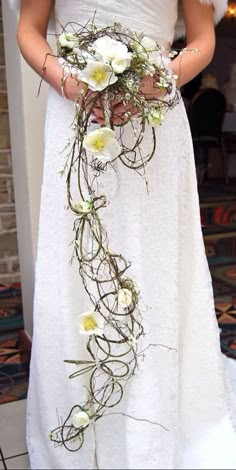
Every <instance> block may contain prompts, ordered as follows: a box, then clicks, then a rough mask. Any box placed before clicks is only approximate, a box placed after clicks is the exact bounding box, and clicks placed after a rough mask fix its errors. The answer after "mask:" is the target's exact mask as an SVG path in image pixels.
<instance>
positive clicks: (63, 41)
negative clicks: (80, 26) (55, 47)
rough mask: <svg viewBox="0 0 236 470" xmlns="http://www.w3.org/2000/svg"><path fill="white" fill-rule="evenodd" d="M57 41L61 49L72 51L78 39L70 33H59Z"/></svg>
mask: <svg viewBox="0 0 236 470" xmlns="http://www.w3.org/2000/svg"><path fill="white" fill-rule="evenodd" d="M58 41H59V43H60V45H61V46H62V47H67V48H68V49H73V48H74V46H75V44H76V43H77V41H78V38H77V37H76V36H75V35H74V34H72V33H61V34H60V36H59V38H58Z"/></svg>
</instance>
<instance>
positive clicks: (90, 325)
mask: <svg viewBox="0 0 236 470" xmlns="http://www.w3.org/2000/svg"><path fill="white" fill-rule="evenodd" d="M76 324H77V325H78V327H79V332H80V334H81V335H88V336H91V335H98V334H101V332H102V330H103V329H104V325H105V320H104V318H103V317H102V316H101V315H100V313H98V312H95V311H91V312H85V313H82V315H80V316H79V318H78V320H77V321H76Z"/></svg>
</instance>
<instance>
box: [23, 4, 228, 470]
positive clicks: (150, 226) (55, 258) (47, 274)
mask: <svg viewBox="0 0 236 470" xmlns="http://www.w3.org/2000/svg"><path fill="white" fill-rule="evenodd" d="M167 3H168V7H167ZM122 5H123V2H122V1H121V0H115V1H114V0H113V1H112V2H110V0H103V1H102V2H101V1H96V0H89V1H88V2H80V1H77V0H68V1H67V2H65V1H64V0H57V1H56V5H55V9H56V18H58V20H59V22H60V23H61V24H65V23H66V22H67V21H68V20H73V21H78V22H80V23H82V24H83V23H85V22H86V21H87V20H88V19H89V18H91V16H92V13H93V12H94V10H97V21H98V22H101V23H103V24H106V23H111V22H113V21H115V20H116V21H121V22H122V23H125V24H128V25H129V26H132V27H133V28H134V29H137V30H139V31H140V30H142V31H144V32H145V33H146V34H149V35H150V34H152V35H156V37H158V38H161V39H162V40H163V41H164V42H165V41H168V42H171V40H172V38H173V36H174V28H175V21H176V18H177V0H168V2H163V0H155V2H153V1H152V0H142V1H139V2H138V7H137V0H129V2H127V3H126V4H125V12H124V13H123V12H122V8H123V7H122ZM58 31H59V30H58ZM73 113H74V110H73V104H72V103H70V102H69V101H67V100H63V99H62V98H61V97H60V96H59V95H57V93H56V92H55V91H54V90H51V91H50V96H49V101H48V111H47V119H46V138H45V144H46V153H45V163H44V174H43V184H42V197H41V213H40V225H39V244H38V257H37V266H36V287H35V301H34V338H33V351H32V362H31V378H30V388H29V398H28V418H27V423H28V424H27V440H28V448H29V454H30V460H31V466H32V468H33V469H39V468H43V469H55V468H57V469H66V468H70V469H85V468H86V469H92V468H97V467H98V468H100V469H108V468H110V469H126V468H127V469H146V468H150V469H163V468H165V469H173V468H188V469H191V468H202V469H203V468H206V469H214V468H225V469H226V468H227V469H229V468H230V469H233V468H235V467H236V437H235V434H234V431H233V428H232V424H231V422H230V418H229V414H228V410H227V404H226V391H225V382H224V378H223V376H224V369H223V364H222V355H221V352H220V347H219V335H218V328H217V323H216V318H215V311H214V302H213V293H212V283H211V278H210V273H209V269H208V264H207V260H206V256H205V249H204V243H203V239H202V233H201V224H200V215H199V200H198V193H197V183H196V174H195V165H194V157H193V150H192V143H191V136H190V131H189V126H188V120H187V117H186V114H185V110H184V106H183V103H182V101H181V102H180V104H179V105H177V106H176V107H175V108H174V109H173V110H171V111H170V112H168V114H167V116H166V120H165V122H164V124H163V125H162V126H161V127H160V128H158V129H157V150H156V154H155V158H153V160H152V161H151V162H150V163H149V165H148V166H147V167H146V174H147V180H148V182H149V195H148V194H147V192H146V187H145V183H144V181H143V180H142V179H141V178H140V176H139V175H138V174H136V173H135V172H132V171H130V170H128V169H127V168H125V167H124V166H123V165H122V164H120V163H119V164H118V165H117V167H116V170H117V171H113V170H111V169H110V168H109V169H108V171H107V172H105V173H104V174H103V175H102V176H101V178H100V179H99V187H98V191H99V193H101V192H105V194H107V195H108V200H109V201H110V204H109V205H108V207H107V208H106V209H104V211H103V220H104V223H105V225H106V227H107V229H108V233H109V238H110V246H111V249H114V250H115V251H118V252H121V253H122V254H124V256H126V258H127V259H129V260H130V261H131V262H132V267H131V273H130V275H131V277H132V278H133V279H135V280H136V282H137V284H138V286H139V288H140V290H141V295H142V309H143V322H144V328H145V331H146V336H145V339H144V340H143V348H145V346H146V345H147V344H149V343H153V344H159V343H161V344H163V345H166V346H169V347H171V348H176V351H174V350H171V351H169V350H167V349H166V348H164V347H152V348H150V349H149V350H148V351H147V352H146V357H145V360H144V361H143V362H141V364H140V369H139V372H138V373H137V375H136V376H135V377H133V378H132V380H131V381H130V382H129V385H128V386H127V388H126V393H125V397H124V399H123V402H122V404H121V406H120V408H119V411H121V412H123V413H126V414H129V415H132V416H134V417H136V418H146V419H149V420H151V421H155V422H159V423H161V424H162V425H164V426H165V427H167V428H168V429H169V431H165V430H163V429H162V428H161V427H158V426H155V425H151V424H147V423H144V422H137V421H134V420H132V419H129V418H125V417H123V416H110V417H107V418H103V419H101V420H100V421H99V422H97V423H96V426H95V428H94V429H92V430H91V431H89V432H87V435H86V440H85V443H84V447H83V448H82V449H81V450H80V451H79V452H78V453H69V452H68V451H66V450H65V449H62V448H54V447H53V445H52V443H51V442H50V441H49V439H48V437H47V436H48V433H49V431H50V430H51V429H52V428H54V427H56V426H57V425H58V420H59V422H61V419H65V417H66V416H67V414H68V412H69V411H70V408H71V406H73V405H74V404H75V403H77V401H79V402H81V401H82V400H83V397H84V396H85V395H86V389H85V387H84V386H85V385H86V383H87V380H88V378H86V377H85V376H82V377H80V378H77V379H73V380H69V379H68V378H67V377H68V375H69V374H70V373H72V372H73V370H74V369H73V366H71V365H68V364H65V363H64V362H63V360H64V359H71V358H72V359H80V358H86V356H85V345H86V340H85V339H84V337H81V336H79V334H78V331H77V329H76V325H75V319H76V316H77V315H78V314H80V313H82V312H84V311H88V310H89V309H90V307H91V306H90V304H89V302H88V297H87V295H86V293H85V292H84V288H83V286H82V284H81V281H80V278H79V273H78V265H77V263H76V262H74V263H72V266H71V265H70V264H69V259H70V258H71V255H72V246H71V244H70V243H71V241H72V239H73V234H72V224H73V220H74V216H73V215H72V214H71V213H70V212H69V211H68V210H67V209H66V185H65V179H64V178H61V176H60V175H59V173H58V172H59V170H60V169H61V168H62V167H63V165H64V163H65V154H63V153H62V150H63V148H64V147H65V144H66V142H67V139H68V137H69V136H70V135H71V132H72V131H71V128H70V124H71V122H72V119H73ZM125 135H126V138H127V139H129V138H130V137H129V136H130V129H129V127H128V126H126V128H125ZM143 145H144V146H145V148H146V149H148V148H149V146H150V131H149V130H148V131H147V132H146V134H145V138H144V144H143ZM116 411H118V410H116Z"/></svg>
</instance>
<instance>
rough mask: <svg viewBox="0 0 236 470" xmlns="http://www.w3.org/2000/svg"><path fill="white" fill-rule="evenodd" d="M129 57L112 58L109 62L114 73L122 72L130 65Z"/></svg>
mask: <svg viewBox="0 0 236 470" xmlns="http://www.w3.org/2000/svg"><path fill="white" fill-rule="evenodd" d="M130 61H131V59H124V58H122V57H118V58H116V59H113V60H112V62H111V66H112V68H113V71H114V72H115V73H118V74H119V73H123V72H124V71H125V70H126V69H127V68H128V67H129V66H130Z"/></svg>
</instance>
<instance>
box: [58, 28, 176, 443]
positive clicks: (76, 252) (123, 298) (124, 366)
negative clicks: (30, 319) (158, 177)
mask: <svg viewBox="0 0 236 470" xmlns="http://www.w3.org/2000/svg"><path fill="white" fill-rule="evenodd" d="M67 29H70V31H73V33H71V32H67ZM174 54H175V53H174V52H169V57H171V56H173V55H174ZM58 58H59V62H60V63H61V65H62V67H63V70H64V76H63V79H62V87H63V85H64V84H65V81H66V79H67V77H68V76H69V75H71V76H73V78H74V79H76V80H77V81H78V83H81V82H83V83H84V84H86V85H85V88H84V89H83V91H82V92H81V93H80V94H79V96H78V101H77V102H76V103H75V117H74V121H73V130H74V137H73V139H72V141H71V142H70V146H69V152H68V153H67V155H66V163H65V166H64V168H63V170H62V171H61V175H65V174H66V182H67V199H68V208H69V209H70V210H71V211H72V212H73V213H74V215H75V220H74V225H73V231H74V248H73V256H72V259H74V258H77V260H78V263H79V265H78V266H79V273H80V276H81V279H82V281H83V285H84V289H85V291H86V292H87V295H88V301H89V302H88V311H87V312H85V313H82V312H81V313H80V315H79V317H78V319H77V320H75V321H76V322H77V326H78V330H79V332H80V334H81V335H87V336H88V342H87V351H85V353H86V356H85V358H71V359H66V360H65V362H67V363H69V364H71V365H74V367H75V371H74V372H73V373H72V374H71V375H70V378H75V377H78V376H81V375H83V374H87V399H86V401H85V402H82V403H76V404H75V406H73V408H72V409H71V410H70V411H69V413H68V417H67V418H66V419H65V421H64V423H62V424H60V425H59V426H58V427H56V428H55V429H54V430H53V431H51V432H50V439H51V440H52V441H53V442H54V443H55V444H57V445H63V446H65V447H66V448H67V449H68V450H71V451H75V450H79V449H80V448H81V447H82V445H83V442H84V436H85V432H86V429H87V428H88V427H89V426H91V425H93V423H94V422H95V421H96V420H98V419H100V418H102V417H103V416H104V415H107V414H108V413H110V414H111V408H114V407H115V406H116V405H117V404H119V403H120V402H121V400H122V397H123V394H124V387H125V385H126V384H127V382H128V381H129V379H130V378H131V377H132V376H133V375H134V374H135V371H136V369H137V367H138V363H139V358H140V357H142V356H143V351H140V348H139V339H140V338H141V337H142V336H143V334H144V331H143V326H142V318H141V312H140V309H139V300H140V291H139V288H138V286H137V285H136V283H135V282H134V280H133V279H131V278H130V277H129V276H128V273H127V271H128V269H129V267H130V265H131V263H130V262H128V261H127V260H126V259H125V258H124V257H123V256H122V255H121V254H119V253H115V252H114V251H112V250H111V249H110V246H109V238H108V234H107V231H106V229H105V227H104V226H103V224H102V221H101V219H100V216H99V213H100V210H101V209H103V208H105V207H106V205H107V202H108V201H107V199H106V195H104V194H100V193H99V184H98V181H99V176H100V174H101V173H103V172H105V171H106V169H107V168H108V167H110V168H111V169H112V168H113V167H114V162H116V165H125V166H126V167H127V168H129V169H130V170H135V171H136V172H138V173H139V174H140V175H141V176H145V167H146V165H147V164H148V162H149V161H150V160H151V159H152V158H153V156H154V154H155V149H156V132H155V127H154V126H155V125H161V124H162V122H163V119H164V117H165V113H166V112H167V110H168V109H170V108H171V107H173V106H174V105H175V103H176V102H177V100H178V95H177V93H176V77H175V76H174V75H173V73H172V72H171V71H170V69H168V62H169V61H170V59H169V58H168V57H164V56H163V48H162V47H160V46H159V45H158V44H157V43H156V42H155V41H153V40H152V39H150V38H148V37H146V36H144V35H142V34H137V33H135V32H132V31H130V30H129V29H127V28H123V27H122V26H121V25H119V24H114V25H112V26H107V27H104V28H97V27H96V25H95V21H94V19H93V20H92V21H91V22H90V23H88V24H87V25H86V26H80V25H78V24H77V23H70V24H68V25H66V27H65V28H64V29H63V33H62V34H61V35H60V36H59V37H58ZM147 76H149V77H152V80H153V89H154V91H155V90H156V92H155V93H154V94H150V95H148V96H147V95H145V94H144V93H143V92H142V84H143V80H145V77H147ZM158 92H159V95H158ZM158 96H160V97H158ZM117 103H121V104H122V105H123V110H124V112H123V114H122V116H120V115H119V116H117V113H116V108H117ZM131 106H132V108H133V109H134V110H135V112H134V113H131V112H130V107H131ZM96 107H99V108H100V109H101V110H102V113H103V116H104V124H103V125H100V126H95V127H96V128H95V129H94V127H92V126H91V121H93V119H94V109H95V108H96ZM122 120H124V122H122ZM147 126H149V127H150V128H151V129H152V133H151V135H152V141H151V142H150V148H151V150H150V151H149V152H148V153H147V154H144V152H143V150H142V146H141V144H142V141H143V136H144V133H145V129H146V127H147ZM127 132H128V133H129V136H130V139H129V141H130V147H128V146H127V139H126V140H125V142H124V140H123V137H124V134H125V133H127ZM113 169H114V168H113ZM114 171H115V170H114ZM91 306H92V307H91ZM109 410H110V411H109ZM155 424H158V423H155Z"/></svg>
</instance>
